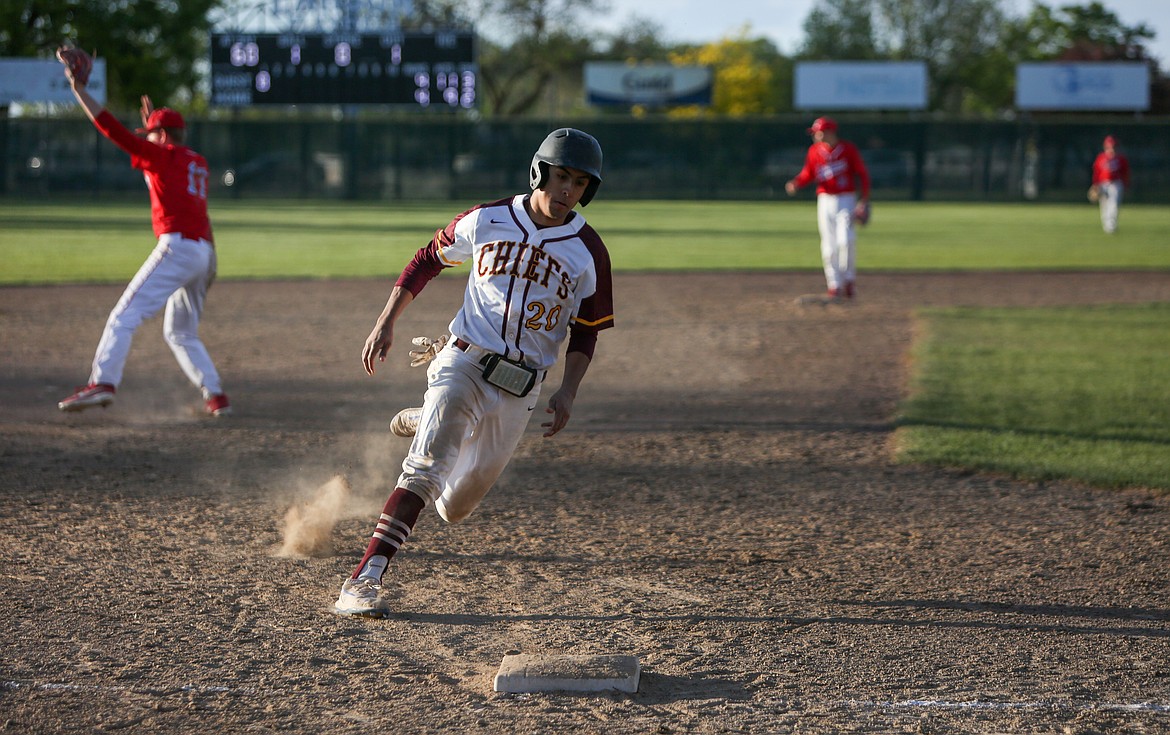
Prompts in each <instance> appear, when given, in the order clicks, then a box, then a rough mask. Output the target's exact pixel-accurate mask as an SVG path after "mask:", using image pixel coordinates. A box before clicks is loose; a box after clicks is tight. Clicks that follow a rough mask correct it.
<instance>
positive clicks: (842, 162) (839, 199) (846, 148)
mask: <svg viewBox="0 0 1170 735" xmlns="http://www.w3.org/2000/svg"><path fill="white" fill-rule="evenodd" d="M808 133H809V135H811V136H812V137H813V143H812V145H811V146H809V149H808V155H807V156H805V160H804V168H803V169H801V170H800V173H798V174H797V175H796V176H795V177H793V178H792V179H791V180H790V181H789V182H788V183H786V184H785V185H784V190H785V191H787V192H788V195H789V196H792V195H793V194H795V193H796V190H797V189H800V188H801V187H803V186H806V185H808V184H810V183H812V182H814V181H815V182H816V184H817V229H818V230H819V231H820V233H821V261H822V262H823V264H824V267H825V281H826V282H827V284H828V286H829V297H830V298H834V299H836V298H849V299H851V298H853V295H854V293H855V285H854V282H855V281H856V280H857V266H856V244H857V233H856V231H855V230H854V220H855V219H857V218H858V217H863V218H864V217H866V216H867V214H868V212H869V172H868V171H867V170H866V168H865V163H864V162H863V161H862V160H861V153H859V152H858V150H857V146H855V145H853V144H852V143H850V142H849V141H847V140H841V139H840V138H838V137H837V123H836V122H835V121H834V120H832V119H830V118H827V117H818V118H817V119H816V120H814V121H813V124H812V126H811V127H810V128H809V129H808ZM858 191H860V195H858Z"/></svg>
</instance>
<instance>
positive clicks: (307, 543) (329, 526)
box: [277, 475, 350, 557]
mask: <svg viewBox="0 0 1170 735" xmlns="http://www.w3.org/2000/svg"><path fill="white" fill-rule="evenodd" d="M349 496H350V487H349V480H348V479H347V478H346V477H345V475H335V476H333V477H332V478H331V479H330V480H329V481H328V482H326V483H325V484H324V485H322V486H321V487H319V488H317V491H316V492H315V493H313V496H312V497H310V498H309V499H308V500H307V501H305V502H302V503H298V504H296V505H293V506H292V507H291V508H289V509H288V512H287V513H285V515H284V530H283V535H284V543H283V544H282V545H281V547H280V550H279V551H278V552H277V556H313V557H322V556H331V555H332V554H333V541H332V536H333V527H334V526H335V525H337V522H338V521H339V520H341V519H342V518H343V517H345V515H346V513H345V511H346V507H347V504H348V502H349Z"/></svg>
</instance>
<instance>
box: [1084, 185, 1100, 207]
mask: <svg viewBox="0 0 1170 735" xmlns="http://www.w3.org/2000/svg"><path fill="white" fill-rule="evenodd" d="M1085 196H1087V197H1088V198H1089V201H1090V202H1092V203H1093V204H1096V203H1097V200H1098V199H1100V198H1101V195H1100V193H1099V192H1098V191H1097V187H1096V186H1090V187H1089V191H1088V193H1087V194H1086V195H1085Z"/></svg>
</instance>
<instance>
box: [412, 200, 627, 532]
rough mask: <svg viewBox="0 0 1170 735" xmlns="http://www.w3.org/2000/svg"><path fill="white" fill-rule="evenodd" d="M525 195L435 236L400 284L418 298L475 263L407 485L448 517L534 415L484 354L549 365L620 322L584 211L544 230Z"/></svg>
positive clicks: (485, 485) (461, 514) (436, 371)
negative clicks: (450, 271)
mask: <svg viewBox="0 0 1170 735" xmlns="http://www.w3.org/2000/svg"><path fill="white" fill-rule="evenodd" d="M524 199H525V195H519V196H515V197H512V198H510V199H503V200H500V201H498V202H493V203H490V204H483V205H480V206H478V207H475V208H473V209H471V210H468V211H467V212H464V213H463V214H461V215H459V216H458V217H456V218H455V219H454V220H453V221H452V222H451V223H450V224H449V225H447V227H445V228H444V229H442V230H439V232H438V233H436V235H435V238H434V240H432V242H431V244H430V245H428V246H427V247H425V248H423V249H422V250H420V251H419V252H418V253H417V254H416V255H415V257H414V259H413V260H412V261H411V262H410V264H409V265H407V267H406V268H405V269H404V270H403V272H402V276H401V277H400V278H399V279H398V283H397V285H399V286H402V287H404V288H407V289H409V290H410V291H411V292H412V293H414V294H415V295H418V292H419V291H421V290H422V287H423V286H424V285H425V284H426V283H427V281H428V280H430V278H432V277H433V276H434V275H435V274H436V273H438V272H439V271H440V270H442V269H443V268H449V267H453V266H456V265H459V264H461V263H467V264H468V265H469V266H470V270H471V273H470V275H469V277H468V279H467V291H466V292H465V294H464V299H463V306H462V308H460V310H459V313H458V314H456V315H455V319H454V320H452V322H451V334H452V335H453V336H454V337H455V338H456V339H457V340H463V341H465V342H467V343H470V345H471V346H467V347H460V346H459V345H458V343H457V342H449V343H448V344H447V346H446V348H444V349H443V350H442V351H441V352H440V353H439V354H438V356H436V358H435V360H434V361H433V362H432V363H431V364H430V366H429V367H428V368H427V392H426V396H425V397H424V398H423V405H422V413H421V415H420V417H419V424H418V429H417V430H416V433H415V436H414V441H413V442H412V443H411V446H410V452H409V453H407V456H406V458H405V459H404V460H403V462H402V474H401V475H400V476H399V478H398V485H397V486H398V487H401V488H406V489H408V490H410V491H411V492H413V493H415V494H417V495H418V496H419V497H421V498H423V499H426V500H430V501H434V503H435V507H436V509H437V510H438V511H439V513H440V514H441V515H442V517H443V518H445V519H446V520H448V521H450V522H458V521H460V520H462V519H463V518H465V517H467V515H468V514H469V513H471V512H472V511H473V510H474V509H475V507H476V506H478V505H479V502H480V501H481V500H482V499H483V497H484V495H485V494H486V493H487V492H488V490H489V489H490V488H491V486H492V484H493V483H494V482H495V481H496V479H497V478H498V477H499V476H500V473H501V472H503V470H504V468H505V467H506V466H507V464H508V461H509V459H511V456H512V453H513V452H514V451H515V449H516V445H517V443H518V442H519V441H520V437H521V436H522V435H523V433H524V428H525V426H526V425H527V424H528V421H529V419H530V418H531V416H532V412H533V411H534V410H535V409H536V404H537V400H538V398H539V396H540V390H541V385H540V383H539V382H538V383H537V385H536V386H535V387H534V388H533V390H532V391H531V392H530V393H529V394H528V395H527V396H524V397H518V396H514V395H510V394H508V393H507V392H505V391H503V390H501V389H500V388H498V387H496V386H494V385H491V384H489V383H488V382H487V381H486V380H484V378H483V377H482V374H481V373H482V370H483V366H482V364H481V359H482V358H483V357H484V353H485V351H486V352H494V353H497V354H506V355H507V356H508V357H509V358H511V359H514V360H515V359H519V360H523V361H524V363H525V364H527V365H528V366H529V367H531V368H535V369H537V370H541V371H543V370H547V369H548V368H549V367H551V366H552V364H553V363H555V362H556V360H557V353H558V351H559V349H560V346H561V344H562V343H563V342H564V341H565V338H566V336H567V335H568V334H569V325H570V323H572V324H573V330H574V331H576V330H585V331H594V332H595V331H599V330H602V329H606V328H608V327H612V326H613V291H612V278H611V274H610V266H609V254H608V252H607V251H606V249H605V245H604V244H603V243H602V242H601V238H600V237H599V236H598V235H597V233H596V232H594V231H593V228H591V227H589V226H588V225H587V224H586V223H585V218H584V217H583V216H581V214H580V213H579V212H574V213H573V216H572V217H570V218H569V221H568V222H566V223H565V224H563V225H559V226H556V227H545V228H538V227H537V226H536V225H535V224H534V223H533V222H532V219H531V218H530V217H529V216H528V213H527V211H526V210H525V208H524Z"/></svg>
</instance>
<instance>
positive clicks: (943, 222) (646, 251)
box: [0, 199, 1170, 284]
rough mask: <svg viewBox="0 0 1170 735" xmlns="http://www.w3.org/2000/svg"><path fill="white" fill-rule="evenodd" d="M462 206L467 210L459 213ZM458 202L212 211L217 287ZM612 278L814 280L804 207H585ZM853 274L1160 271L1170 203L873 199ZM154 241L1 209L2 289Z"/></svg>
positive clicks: (96, 275) (96, 278)
mask: <svg viewBox="0 0 1170 735" xmlns="http://www.w3.org/2000/svg"><path fill="white" fill-rule="evenodd" d="M467 204H472V203H467ZM462 207H463V203H450V202H443V203H429V204H401V203H340V202H332V201H325V202H320V201H281V202H252V201H248V202H239V201H228V202H217V203H215V204H214V206H213V210H212V220H213V223H214V225H215V231H216V240H217V245H218V249H219V267H220V277H221V278H288V277H292V278H335V277H355V276H356V277H365V276H391V275H395V274H397V273H398V271H399V270H400V269H401V267H402V265H403V264H404V263H405V262H406V261H407V260H408V259H409V257H410V256H411V255H412V254H413V253H414V251H415V250H417V249H418V248H419V247H421V246H422V245H424V244H425V243H426V242H427V241H428V240H429V239H430V237H431V236H432V235H433V233H434V231H435V230H436V229H437V228H439V227H441V226H443V225H445V224H446V223H447V222H448V221H450V219H451V217H452V215H454V214H456V213H457V212H458V211H459V210H460V209H461V208H462ZM585 214H586V215H587V217H588V219H589V221H590V223H591V224H593V225H594V227H595V228H596V229H597V231H598V232H599V233H601V235H602V237H603V239H604V240H605V242H606V245H607V246H608V247H609V249H610V252H611V255H612V259H613V264H614V267H615V268H616V269H617V270H619V271H650V270H661V271H675V270H690V271H704V270H811V271H815V270H819V268H820V258H819V250H818V245H817V242H818V236H817V233H816V224H815V214H814V205H813V204H812V202H811V201H804V200H798V201H787V200H786V201H783V202H684V201H672V202H662V201H645V202H641V201H618V202H609V201H605V200H604V199H599V200H598V201H597V202H596V203H595V204H593V205H592V206H590V207H589V208H588V209H587V210H586V211H585ZM858 242H859V244H858V248H859V250H858V261H859V267H860V268H861V269H862V270H870V271H880V270H901V271H913V270H945V271H954V270H973V269H979V270H1013V269H1035V270H1063V269H1151V268H1152V269H1164V268H1170V206H1152V205H1133V206H1127V207H1125V208H1124V209H1123V210H1122V217H1121V230H1120V232H1118V233H1117V234H1116V235H1113V236H1107V235H1105V234H1104V233H1102V232H1101V228H1100V226H1099V224H1098V221H1097V212H1096V209H1094V208H1093V207H1092V206H1090V205H1088V204H1087V203H1086V204H1085V205H1083V206H1080V205H1039V204H922V203H907V202H897V203H894V202H891V203H882V202H878V203H877V204H876V205H875V207H874V219H873V221H872V223H871V224H870V225H869V226H868V227H866V228H865V229H864V230H862V231H861V233H860V235H859V240H858ZM153 243H154V238H153V236H152V235H151V232H150V220H149V212H148V207H147V204H146V202H145V200H143V201H135V202H124V201H118V202H100V203H94V202H92V201H91V202H86V203H82V204H71V203H61V202H56V203H53V204H31V203H26V202H11V201H3V202H0V258H3V263H4V268H3V270H2V271H0V283H3V284H37V283H61V282H120V281H125V280H128V279H129V277H130V276H131V275H132V274H133V273H134V271H135V270H136V269H137V268H138V266H139V265H140V264H141V263H142V261H143V259H144V258H145V256H146V254H147V252H148V251H149V249H150V248H151V247H152V246H153Z"/></svg>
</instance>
